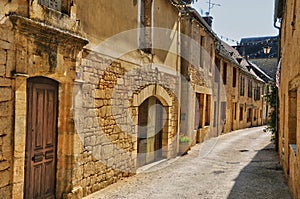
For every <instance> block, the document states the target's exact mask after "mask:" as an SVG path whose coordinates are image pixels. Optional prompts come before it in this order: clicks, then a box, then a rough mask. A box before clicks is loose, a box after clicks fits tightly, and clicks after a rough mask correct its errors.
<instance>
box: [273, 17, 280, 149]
mask: <svg viewBox="0 0 300 199" xmlns="http://www.w3.org/2000/svg"><path fill="white" fill-rule="evenodd" d="M275 14H277V13H275ZM277 19H278V17H277V16H276V17H274V23H273V26H274V27H275V28H276V29H278V31H279V35H278V58H277V64H278V63H279V61H280V59H281V27H280V26H277V25H276V22H277ZM275 81H276V79H275ZM275 88H276V110H275V111H276V115H277V116H278V113H279V112H278V108H279V105H278V101H279V96H278V88H277V87H275ZM275 140H276V142H275V150H276V151H277V152H278V151H279V121H278V117H276V132H275Z"/></svg>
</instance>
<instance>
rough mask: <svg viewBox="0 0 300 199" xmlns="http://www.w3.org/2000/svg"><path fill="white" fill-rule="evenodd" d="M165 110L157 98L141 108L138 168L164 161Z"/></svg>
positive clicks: (153, 98) (149, 100) (147, 101)
mask: <svg viewBox="0 0 300 199" xmlns="http://www.w3.org/2000/svg"><path fill="white" fill-rule="evenodd" d="M151 106H152V110H151V111H152V113H150V107H151ZM163 109H164V107H163V105H162V104H161V102H160V101H159V100H158V99H156V98H155V97H150V98H148V99H147V100H145V101H144V102H143V103H142V104H141V105H140V106H139V110H138V111H139V130H138V131H139V132H138V143H137V144H138V147H137V153H138V160H137V165H138V167H139V166H143V165H145V164H149V163H151V162H153V161H158V160H160V159H162V139H163ZM152 120H153V121H152ZM152 122H153V123H154V126H153V125H152V124H153V123H152Z"/></svg>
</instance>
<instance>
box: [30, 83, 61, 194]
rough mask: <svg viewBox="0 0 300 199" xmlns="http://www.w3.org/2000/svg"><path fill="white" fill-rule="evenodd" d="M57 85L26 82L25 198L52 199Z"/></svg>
mask: <svg viewBox="0 0 300 199" xmlns="http://www.w3.org/2000/svg"><path fill="white" fill-rule="evenodd" d="M57 107H58V83H57V82H56V81H54V80H51V79H48V78H45V77H35V78H30V79H28V80H27V132H26V151H25V180H24V181H25V186H24V198H25V199H26V198H28V199H29V198H55V186H56V183H55V182H56V154H57V153H56V149H57V109H58V108H57Z"/></svg>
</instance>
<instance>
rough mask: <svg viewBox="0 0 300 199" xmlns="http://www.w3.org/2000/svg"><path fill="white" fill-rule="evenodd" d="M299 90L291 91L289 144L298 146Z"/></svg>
mask: <svg viewBox="0 0 300 199" xmlns="http://www.w3.org/2000/svg"><path fill="white" fill-rule="evenodd" d="M297 101H298V100H297V90H293V91H289V101H288V102H289V104H288V106H289V108H288V109H289V110H288V111H289V112H288V143H289V144H296V140H297V121H298V118H297V103H298V102H297Z"/></svg>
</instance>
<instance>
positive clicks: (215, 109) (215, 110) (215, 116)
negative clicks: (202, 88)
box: [213, 102, 217, 127]
mask: <svg viewBox="0 0 300 199" xmlns="http://www.w3.org/2000/svg"><path fill="white" fill-rule="evenodd" d="M213 126H214V127H216V126H217V102H214V123H213Z"/></svg>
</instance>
